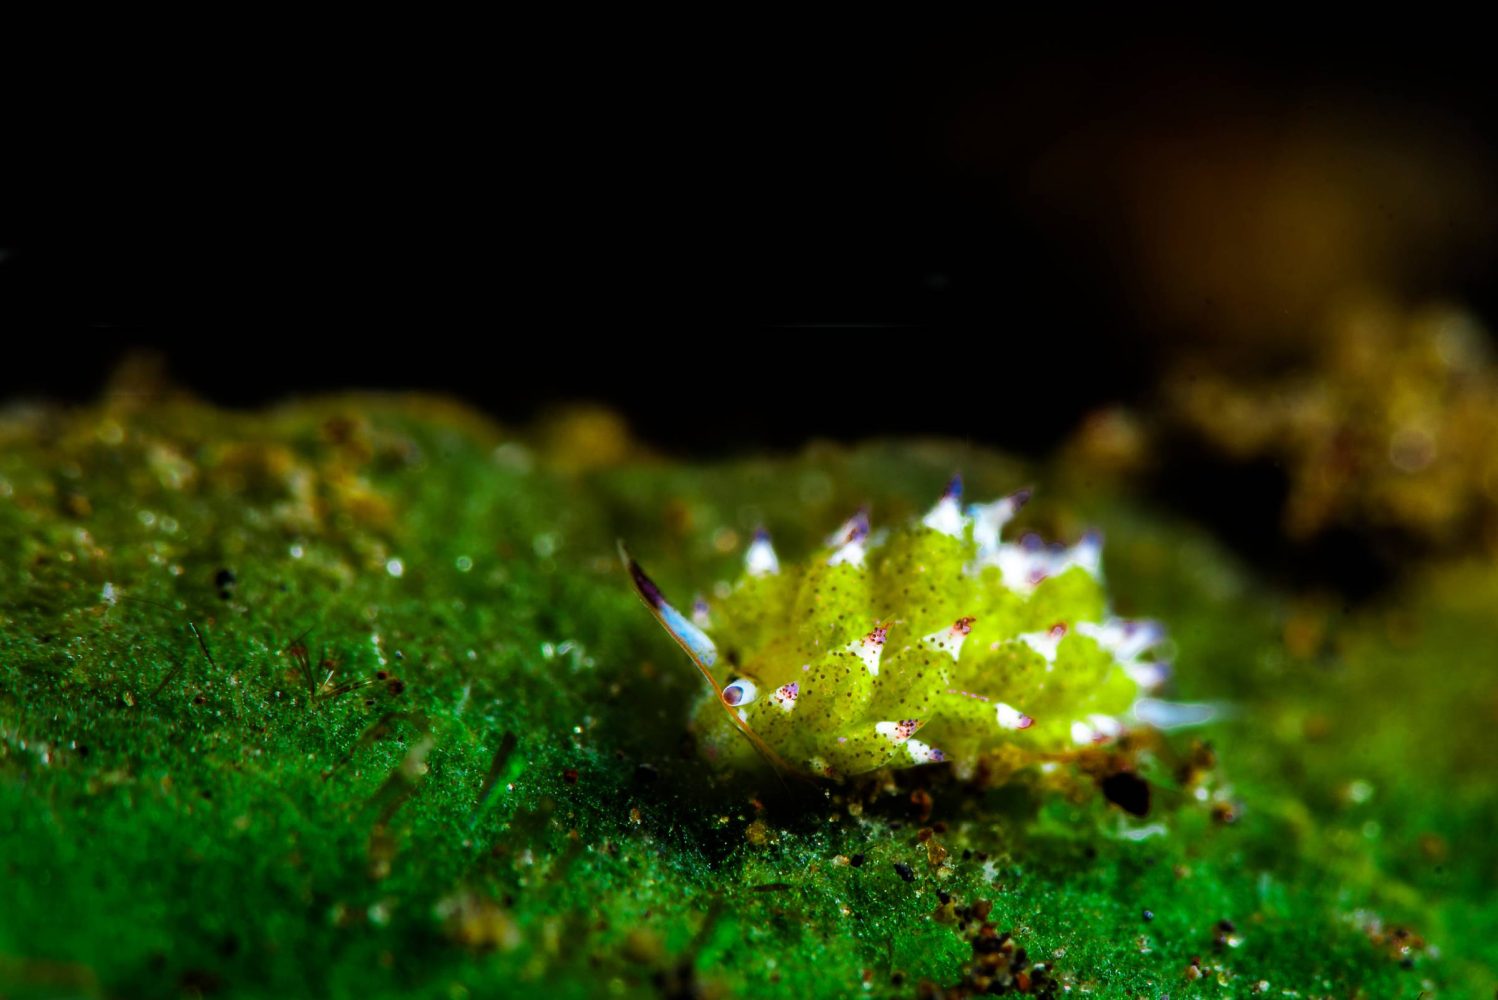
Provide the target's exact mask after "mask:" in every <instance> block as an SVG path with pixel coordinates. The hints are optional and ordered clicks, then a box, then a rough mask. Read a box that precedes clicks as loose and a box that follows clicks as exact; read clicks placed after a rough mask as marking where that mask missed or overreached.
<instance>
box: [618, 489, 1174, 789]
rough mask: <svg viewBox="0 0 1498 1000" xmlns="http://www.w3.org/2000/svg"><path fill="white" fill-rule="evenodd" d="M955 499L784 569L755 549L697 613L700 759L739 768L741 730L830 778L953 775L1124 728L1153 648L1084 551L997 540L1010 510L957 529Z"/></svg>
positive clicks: (836, 542) (981, 511) (692, 638)
mask: <svg viewBox="0 0 1498 1000" xmlns="http://www.w3.org/2000/svg"><path fill="white" fill-rule="evenodd" d="M957 491H958V485H957V483H956V481H954V483H953V486H952V487H951V488H950V489H949V491H948V494H947V495H945V496H943V498H942V499H941V501H940V502H939V503H938V505H937V507H936V508H935V509H934V510H933V511H932V512H931V513H930V514H928V515H927V517H926V518H925V519H924V520H921V521H916V522H912V523H909V524H905V525H900V526H897V527H895V528H892V529H890V530H889V531H888V532H886V533H882V534H876V535H869V533H868V525H867V522H866V521H865V520H864V519H863V517H862V515H860V516H859V517H856V518H854V519H852V520H851V521H849V522H848V524H847V525H845V526H844V528H843V529H842V530H841V531H839V532H838V533H837V534H836V535H835V536H834V537H833V538H832V539H830V540H829V541H828V543H827V544H826V545H824V546H823V547H822V548H820V549H818V550H817V551H815V552H813V553H811V554H810V555H809V556H808V557H807V558H806V559H805V560H804V561H802V562H799V563H796V564H793V565H786V566H784V567H782V566H781V565H780V563H779V560H778V558H777V557H776V556H775V555H774V553H773V550H772V549H771V548H770V547H769V546H770V543H769V540H768V538H767V537H764V536H761V537H759V538H757V539H756V540H755V542H754V543H753V545H752V546H751V549H750V552H749V555H748V558H747V559H746V565H745V569H744V573H743V576H742V577H741V579H740V580H739V581H738V583H737V584H736V585H734V586H733V587H732V588H731V589H730V590H729V592H728V593H727V595H726V596H725V597H723V598H720V599H719V600H718V601H717V602H716V603H715V604H713V605H712V606H711V607H710V608H709V607H706V606H702V605H699V607H698V608H697V611H696V615H695V617H696V619H697V622H698V623H699V624H700V625H701V626H703V627H704V631H705V633H706V635H707V637H710V639H711V643H710V644H709V645H706V646H702V649H704V650H706V652H705V654H704V655H702V656H700V657H699V658H700V659H704V660H708V661H712V662H711V670H712V673H713V676H714V678H715V680H716V681H717V682H718V684H717V686H718V687H719V688H720V689H721V692H722V693H721V694H720V695H717V696H713V697H709V698H708V699H707V700H705V701H704V702H703V704H702V705H701V706H700V707H699V710H698V712H697V714H696V723H697V727H698V730H699V738H700V740H701V742H702V744H703V746H704V749H705V751H706V753H707V754H708V755H709V756H710V757H712V758H714V759H718V760H725V761H730V762H734V763H741V762H746V761H748V760H751V759H752V758H753V748H752V744H751V743H750V741H749V740H746V739H745V738H744V737H743V735H741V734H740V733H739V732H738V730H739V729H740V728H742V726H741V725H740V723H742V724H746V725H747V726H748V727H749V728H750V729H751V730H752V731H753V733H754V734H756V735H757V736H759V737H760V738H761V739H763V741H764V742H765V744H767V745H768V747H769V748H770V749H771V751H773V753H774V754H775V755H778V756H779V757H781V758H783V759H784V761H785V762H787V763H789V764H790V765H791V766H793V767H797V768H804V769H806V770H808V771H810V772H812V773H814V774H821V775H826V776H833V777H836V776H843V775H850V774H858V773H862V772H866V771H870V770H874V769H876V768H880V767H887V766H895V767H904V766H913V765H918V764H925V763H932V762H937V761H942V760H950V761H953V762H954V763H955V764H956V765H957V766H958V768H959V770H966V769H970V768H971V767H972V766H973V765H974V764H975V763H976V761H977V760H978V759H979V758H980V757H981V756H982V755H983V754H985V753H988V752H991V751H994V750H996V749H998V748H1000V747H1004V748H1007V749H1008V751H1009V753H1010V754H1011V758H1015V757H1017V758H1018V759H1021V760H1037V759H1041V758H1045V759H1055V758H1056V757H1058V756H1064V755H1065V754H1068V753H1070V752H1073V751H1075V750H1076V749H1077V748H1078V746H1090V745H1093V744H1095V743H1102V742H1107V741H1110V740H1112V739H1113V738H1115V737H1117V736H1118V735H1120V734H1121V733H1122V732H1123V731H1124V729H1125V727H1126V721H1125V720H1126V719H1127V718H1128V717H1129V715H1130V713H1131V710H1132V708H1133V706H1134V704H1135V702H1136V700H1137V699H1138V698H1139V696H1140V693H1141V684H1140V682H1139V679H1137V678H1141V677H1142V676H1144V674H1148V675H1150V676H1158V674H1159V671H1158V670H1157V669H1155V668H1154V665H1143V664H1140V663H1137V662H1136V658H1137V655H1138V653H1139V652H1143V651H1147V650H1148V648H1149V646H1150V645H1152V644H1153V643H1154V641H1155V640H1156V639H1157V638H1158V633H1157V632H1156V631H1155V630H1154V629H1153V628H1151V627H1149V626H1147V625H1144V624H1142V623H1124V622H1117V621H1113V620H1110V619H1109V618H1108V616H1107V594H1106V591H1105V588H1104V586H1103V583H1102V581H1101V579H1100V573H1099V572H1098V566H1097V542H1096V540H1095V539H1091V538H1089V539H1087V540H1084V541H1083V542H1082V543H1080V544H1079V545H1078V546H1076V547H1075V548H1072V549H1059V548H1055V547H1051V548H1047V547H1044V546H1040V545H1038V544H1035V543H1034V542H1033V541H1027V542H1026V543H1025V544H1013V543H1007V542H1005V543H1001V542H1000V541H999V530H1000V528H1001V527H1002V526H1003V523H1004V522H1005V521H1007V520H1008V518H1009V517H1010V516H1012V514H1013V512H1014V511H1015V510H1016V509H1017V508H1018V506H1019V503H1020V502H1021V501H1022V499H1023V497H1022V496H1019V497H1017V498H1010V499H1006V500H1000V501H998V502H996V503H994V504H990V505H984V506H974V507H971V508H969V510H968V512H967V513H966V514H963V513H961V512H960V510H959V508H958V505H957ZM647 601H651V598H650V597H649V596H647ZM673 615H674V612H673V610H672V609H670V607H669V605H667V606H665V614H663V615H662V621H663V623H664V624H665V625H666V627H667V628H668V629H671V630H673V631H680V630H682V629H685V630H686V631H688V632H693V627H692V626H689V625H685V624H679V625H677V626H676V627H673V624H672V622H673V620H674V618H673ZM704 641H706V640H705V639H704V637H703V636H701V635H697V634H695V633H693V634H692V635H688V636H686V637H685V638H684V639H683V644H684V645H685V646H686V647H687V649H688V651H689V652H692V651H693V648H694V644H696V645H701V644H702V643H703V642H704ZM717 653H721V654H722V655H716V654H717ZM1141 672H1144V673H1143V674H1142V673H1141ZM720 701H721V702H722V703H723V705H726V706H727V707H728V708H729V709H730V710H731V711H732V712H734V713H736V714H737V715H738V720H739V722H735V720H734V719H733V717H732V716H731V715H730V714H728V713H725V712H724V711H723V710H722V706H720V705H719V704H718V702H720ZM917 734H918V736H917Z"/></svg>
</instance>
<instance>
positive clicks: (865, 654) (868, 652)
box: [847, 623, 889, 677]
mask: <svg viewBox="0 0 1498 1000" xmlns="http://www.w3.org/2000/svg"><path fill="white" fill-rule="evenodd" d="M888 638H889V626H888V625H885V624H882V623H881V624H879V625H875V626H874V631H872V632H870V633H869V634H868V635H866V636H864V637H863V638H862V639H859V640H857V641H856V642H850V643H848V645H847V650H848V652H850V653H852V654H853V655H854V656H856V657H858V658H859V659H860V660H862V661H863V665H864V667H866V668H867V669H868V671H869V674H870V676H873V677H878V676H879V658H880V656H882V655H883V654H884V643H885V640H886V639H888Z"/></svg>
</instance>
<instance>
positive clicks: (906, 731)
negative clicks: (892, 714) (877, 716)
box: [874, 719, 921, 746]
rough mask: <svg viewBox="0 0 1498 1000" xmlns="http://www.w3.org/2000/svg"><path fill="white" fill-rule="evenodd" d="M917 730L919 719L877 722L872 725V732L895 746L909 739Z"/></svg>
mask: <svg viewBox="0 0 1498 1000" xmlns="http://www.w3.org/2000/svg"><path fill="white" fill-rule="evenodd" d="M919 728H921V723H920V720H919V719H902V720H900V721H899V722H878V723H875V724H874V732H876V733H878V734H879V735H880V736H883V737H884V738H885V739H887V740H889V741H890V742H891V743H893V744H895V745H896V746H899V745H900V744H902V743H904V742H905V741H906V740H908V739H910V737H911V736H912V735H914V734H915V731H916V730H917V729H919Z"/></svg>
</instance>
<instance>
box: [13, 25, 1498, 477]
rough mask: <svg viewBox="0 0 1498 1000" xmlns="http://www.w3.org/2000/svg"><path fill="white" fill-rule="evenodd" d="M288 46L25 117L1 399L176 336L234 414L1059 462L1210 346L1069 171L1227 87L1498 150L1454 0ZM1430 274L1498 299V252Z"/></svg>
mask: <svg viewBox="0 0 1498 1000" xmlns="http://www.w3.org/2000/svg"><path fill="white" fill-rule="evenodd" d="M284 27H285V26H260V27H258V28H256V29H255V30H254V31H241V30H238V29H237V28H235V29H229V28H225V27H223V26H213V27H208V26H202V27H201V29H200V30H196V31H194V30H192V29H191V27H190V26H189V29H188V33H187V35H186V36H185V37H184V38H183V41H182V42H181V44H172V45H170V46H169V50H170V51H169V53H168V56H167V57H165V58H163V57H161V56H157V55H155V54H154V53H153V54H151V55H146V54H144V52H143V51H137V50H136V49H135V48H134V47H133V44H125V43H123V42H122V43H121V44H119V45H118V46H116V47H115V49H114V51H110V52H108V53H107V57H105V58H102V59H101V58H100V57H99V56H98V55H96V54H95V53H93V52H92V51H91V52H89V53H87V54H85V53H82V52H78V53H73V54H71V55H69V56H67V57H65V58H62V59H60V60H50V61H48V62H47V65H46V66H45V67H44V68H42V69H39V70H37V71H36V72H35V73H33V74H32V75H31V76H30V77H28V78H27V80H26V81H25V82H26V87H25V89H24V90H23V91H21V92H19V93H16V94H13V96H12V97H11V98H9V99H8V100H9V101H10V102H11V103H12V104H13V110H15V111H16V112H17V114H18V115H20V117H22V118H24V119H25V120H26V123H27V128H28V134H34V135H35V136H36V138H35V139H34V140H30V141H26V142H20V141H18V142H16V143H15V144H14V148H13V151H12V156H11V157H10V162H8V163H7V164H6V165H5V169H6V171H7V176H8V181H7V184H6V187H7V189H8V196H7V200H8V201H9V202H10V211H8V212H7V213H6V219H7V221H6V222H5V227H6V228H5V232H3V233H0V245H3V246H4V247H5V248H6V250H5V252H4V259H3V261H0V320H3V323H4V328H3V329H4V338H5V350H6V352H7V354H8V355H9V360H7V361H6V362H5V363H4V365H3V375H0V397H15V396H38V395H39V396H43V397H52V398H62V399H65V400H86V399H89V398H91V397H93V396H94V395H95V394H96V393H97V392H98V391H99V389H100V387H101V385H102V384H103V382H104V379H105V378H106V376H107V374H108V372H109V371H110V370H111V369H112V368H113V367H114V366H115V365H116V364H117V363H118V361H119V359H120V358H121V357H122V356H123V355H124V353H125V352H126V351H128V350H130V349H131V348H134V347H141V346H144V347H149V348H154V349H158V350H160V351H162V352H163V353H164V354H165V355H166V357H167V360H168V363H169V365H170V368H171V370H172V372H173V373H174V375H175V376H176V377H177V378H178V379H179V380H180V381H181V382H182V383H184V384H185V385H187V386H189V387H191V388H192V389H194V390H196V391H198V392H200V393H202V394H203V395H205V396H207V397H209V398H211V399H214V400H217V401H220V402H223V403H226V404H231V405H256V404H260V403H263V402H267V401H272V400H275V399H277V398H280V397H283V396H286V395H288V394H292V393H297V392H302V391H306V390H317V389H324V388H336V387H343V386H358V387H390V388H398V387H416V388H427V389H437V390H444V391H450V392H453V393H457V394H459V395H461V396H463V397H465V398H467V399H469V400H470V401H472V402H473V403H475V404H476V405H478V406H480V407H482V408H484V409H486V410H488V411H490V412H492V413H493V414H495V415H496V416H498V417H500V418H503V419H506V420H523V419H526V418H528V417H530V416H532V415H534V414H535V413H536V412H537V411H539V410H542V409H544V408H545V407H547V406H549V405H551V404H554V403H557V402H560V401H566V400H574V399H596V400H600V401H603V402H606V403H608V404H610V405H612V406H614V407H616V408H618V409H619V410H620V411H621V412H623V413H624V415H625V416H626V417H627V418H628V419H629V421H630V422H631V424H633V425H634V427H635V428H636V430H637V431H638V432H639V433H641V434H642V436H644V437H645V438H647V439H648V440H650V441H652V442H653V443H655V444H657V445H660V446H662V447H665V448H667V449H668V450H675V451H679V452H686V453H699V454H702V453H706V454H712V453H719V452H724V451H728V450H735V449H742V448H745V447H794V446H796V445H798V444H800V443H802V442H804V441H806V440H807V439H809V438H813V437H818V436H832V437H837V438H847V439H854V438H860V437H866V436H871V435H876V434H886V433H940V434H945V435H950V436H956V437H960V438H967V439H971V440H974V441H978V442H983V443H992V444H996V445H999V446H1003V447H1007V448H1014V449H1019V450H1021V451H1025V452H1029V453H1032V454H1039V453H1043V452H1044V451H1045V450H1046V449H1048V448H1050V447H1052V446H1053V445H1054V444H1055V443H1056V441H1057V440H1059V439H1060V437H1062V436H1063V435H1064V434H1065V433H1067V432H1068V431H1069V430H1071V429H1072V428H1073V427H1074V426H1075V425H1076V423H1077V421H1078V419H1079V418H1080V417H1081V416H1082V415H1083V414H1084V413H1086V412H1087V411H1088V410H1090V409H1092V408H1094V407H1096V406H1098V405H1100V404H1105V403H1109V402H1114V401H1134V402H1137V401H1141V400H1143V399H1145V398H1147V396H1148V393H1149V392H1150V389H1151V387H1152V385H1153V384H1154V379H1155V377H1156V373H1157V372H1158V371H1159V369H1160V366H1161V365H1162V364H1163V363H1164V362H1165V361H1166V360H1168V358H1166V357H1163V356H1162V355H1163V354H1164V353H1166V352H1168V351H1170V350H1173V349H1175V346H1178V345H1179V344H1180V343H1181V342H1182V341H1181V338H1176V339H1174V340H1167V341H1162V340H1160V339H1159V338H1158V337H1155V336H1154V335H1153V333H1154V331H1153V330H1152V329H1151V325H1152V324H1153V322H1154V320H1153V319H1152V318H1151V317H1150V316H1148V315H1141V314H1140V313H1139V311H1138V310H1137V309H1135V308H1134V305H1133V302H1132V300H1131V298H1130V295H1129V293H1128V289H1126V288H1123V287H1121V286H1120V282H1119V279H1118V277H1117V274H1118V273H1119V267H1118V264H1119V263H1120V262H1119V261H1117V260H1113V259H1110V258H1109V255H1108V254H1109V252H1108V250H1107V249H1106V247H1107V244H1106V243H1105V242H1103V241H1101V240H1099V239H1095V238H1094V235H1095V231H1098V230H1101V229H1103V228H1105V227H1106V226H1107V225H1109V222H1108V220H1107V219H1105V218H1099V219H1097V220H1094V219H1092V218H1090V217H1089V216H1087V215H1086V214H1085V212H1082V213H1081V214H1074V215H1073V216H1071V217H1065V216H1066V213H1065V212H1064V211H1059V210H1056V209H1054V208H1052V209H1047V210H1046V211H1047V212H1049V214H1046V212H1037V211H1036V210H1034V208H1033V206H1031V205H1030V204H1028V203H1027V201H1028V200H1027V197H1026V189H1027V183H1028V181H1027V179H1026V177H1025V175H1024V173H1023V171H1024V169H1025V167H1024V165H1025V164H1026V163H1029V162H1032V160H1033V157H1032V155H1031V154H1033V153H1034V152H1035V151H1037V150H1040V149H1043V148H1045V147H1046V146H1047V144H1050V143H1054V142H1056V141H1058V140H1059V139H1061V138H1064V137H1065V136H1067V135H1068V134H1069V133H1071V132H1074V131H1076V130H1078V129H1081V128H1085V127H1087V126H1089V125H1091V124H1095V123H1097V122H1100V121H1107V120H1109V119H1110V118H1120V117H1126V116H1128V115H1129V114H1131V113H1133V112H1134V111H1135V110H1136V109H1138V108H1140V107H1152V108H1160V107H1166V108H1168V107H1170V106H1172V105H1173V104H1175V103H1179V102H1186V101H1197V102H1201V101H1203V100H1205V101H1207V102H1208V105H1209V106H1210V102H1211V101H1212V100H1214V99H1215V98H1214V97H1213V95H1223V94H1228V95H1231V94H1243V93H1246V94H1250V95H1252V97H1253V99H1254V100H1255V101H1257V102H1259V103H1260V104H1261V105H1262V106H1265V107H1269V108H1275V107H1283V108H1286V109H1293V108H1294V107H1295V105H1296V104H1297V102H1300V101H1303V100H1306V99H1307V95H1309V94H1315V93H1320V92H1324V91H1325V90H1326V89H1327V88H1335V89H1337V90H1338V91H1339V92H1344V93H1352V94H1354V95H1359V96H1360V97H1361V98H1363V99H1366V100H1367V101H1368V102H1370V103H1372V104H1374V105H1377V104H1379V103H1381V102H1382V103H1395V104H1398V105H1399V106H1401V107H1403V108H1405V109H1407V110H1408V109H1414V112H1415V113H1416V114H1420V113H1421V112H1422V110H1423V109H1429V110H1430V111H1432V112H1439V113H1440V114H1442V115H1445V116H1449V117H1451V118H1453V119H1454V120H1456V121H1457V122H1459V123H1460V125H1461V126H1462V127H1463V128H1464V129H1466V130H1467V131H1468V132H1469V133H1470V136H1475V137H1476V140H1475V141H1476V142H1477V144H1478V145H1479V146H1480V147H1481V148H1483V149H1487V150H1491V145H1492V137H1493V135H1494V134H1495V132H1494V126H1495V124H1498V105H1495V97H1494V92H1493V89H1492V87H1491V80H1490V73H1489V70H1488V64H1489V62H1490V60H1489V58H1488V55H1487V45H1488V42H1487V41H1486V36H1485V35H1484V33H1482V32H1480V31H1477V30H1476V29H1475V27H1474V26H1473V25H1470V24H1464V23H1461V22H1459V21H1454V20H1445V19H1443V17H1442V16H1441V15H1439V14H1432V13H1429V12H1427V13H1424V14H1422V15H1421V17H1420V19H1419V20H1408V19H1406V20H1398V21H1391V22H1389V23H1384V24H1373V23H1369V22H1368V21H1367V18H1366V16H1365V15H1358V16H1357V17H1356V18H1352V17H1348V18H1337V19H1335V20H1332V19H1328V20H1327V21H1326V22H1325V23H1312V22H1311V21H1310V20H1309V19H1308V16H1307V15H1305V14H1298V15H1293V16H1292V15H1287V14H1275V13H1273V12H1264V13H1263V14H1262V16H1261V19H1260V20H1259V21H1258V22H1256V23H1253V24H1232V25H1229V24H1196V23H1191V22H1188V21H1186V20H1183V19H1182V20H1177V19H1172V18H1168V17H1164V16H1162V17H1161V18H1160V20H1159V21H1158V23H1152V24H1144V23H1140V22H1137V21H1136V20H1133V19H1118V18H1116V17H1115V18H1114V19H1112V20H1100V19H1099V17H1098V16H1096V15H1093V14H1089V13H1087V12H1086V11H1085V10H1078V11H1076V12H1072V13H1068V14H1067V15H1066V16H1065V17H1063V18H1056V19H1052V20H1050V21H1045V22H1042V21H1041V20H1038V19H1033V18H1032V19H1029V20H1026V19H1022V18H1019V17H1009V16H1006V17H1002V18H992V19H989V20H987V21H982V22H961V23H959V22H956V21H951V22H947V21H940V20H936V19H926V20H922V21H920V22H913V21H911V20H909V19H908V18H904V19H889V20H884V21H878V22H875V21H872V20H871V19H869V18H868V17H867V16H866V15H859V16H853V15H849V17H848V18H847V19H846V20H840V19H833V18H831V17H828V18H826V19H825V20H824V21H822V22H821V23H817V24H815V25H813V24H810V23H808V22H807V21H806V19H805V18H804V16H788V17H783V18H779V19H777V18H774V17H770V16H768V15H764V14H754V15H749V14H745V15H744V16H743V18H742V19H741V20H739V21H731V20H729V19H727V18H725V19H724V20H723V21H722V22H720V23H697V22H693V21H689V20H678V19H676V18H674V17H672V18H667V17H662V18H661V19H660V20H659V22H658V23H641V22H637V21H628V20H627V21H622V22H614V23H602V22H595V21H592V20H590V18H589V16H587V15H584V14H581V13H579V14H578V15H577V18H576V22H575V23H566V24H548V25H544V26H540V25H534V24H527V25H520V24H513V23H509V24H507V23H503V22H500V21H496V22H494V23H483V24H469V25H463V24H456V23H455V24H451V25H444V24H423V25H421V26H419V27H417V26H408V25H405V24H402V23H400V22H391V23H386V24H381V25H368V24H363V23H349V24H339V25H331V26H330V25H322V26H317V27H315V28H314V27H311V26H295V27H296V30H283V28H284ZM175 30H177V31H183V30H184V29H183V28H182V26H180V25H178V26H176V28H175ZM247 35H248V37H249V38H251V39H257V40H254V41H247V40H246V36H247ZM107 48H108V47H107V46H106V49H107ZM1202 95H1206V96H1205V97H1203V96H1202ZM973 100H984V101H990V102H993V103H994V104H995V105H997V106H1001V107H1005V108H1009V109H1019V110H1020V111H1021V112H1022V114H1021V115H1020V117H1019V120H1020V121H1022V122H1023V126H1024V127H1023V128H1022V129H1020V130H1018V131H1016V133H1015V136H1014V139H1013V144H1012V146H1011V147H1008V148H1007V149H1006V150H1005V151H1004V152H1003V155H998V156H992V157H985V156H982V155H979V156H977V157H973V156H970V155H966V153H965V152H964V151H963V150H960V149H954V148H953V145H952V142H951V137H950V131H949V129H948V125H949V124H950V122H951V120H952V118H953V116H954V114H960V113H961V111H962V109H963V108H964V107H967V106H969V105H970V104H971V102H972V101H973ZM32 126H34V131H33V130H32ZM969 152H970V151H969ZM974 163H977V164H978V166H976V167H975V166H974ZM1079 211H1080V210H1079ZM1409 291H1410V292H1412V293H1413V294H1417V295H1423V294H1440V295H1446V296H1450V297H1453V298H1455V299H1456V300H1458V301H1461V302H1464V303H1466V304H1468V305H1469V306H1471V307H1472V308H1474V309H1475V311H1476V312H1477V313H1478V315H1479V316H1481V317H1486V318H1489V319H1490V318H1491V317H1492V315H1493V314H1494V310H1495V307H1498V293H1495V283H1494V282H1493V280H1492V274H1491V268H1490V267H1489V265H1488V262H1487V261H1485V260H1479V261H1474V262H1471V263H1470V264H1468V265H1458V266H1443V267H1442V268H1437V269H1435V270H1433V271H1427V272H1425V273H1422V274H1421V275H1420V276H1419V278H1418V287H1415V288H1412V289H1409ZM1187 334H1188V336H1187V338H1186V339H1187V340H1189V334H1190V331H1187ZM1173 345H1175V346H1173Z"/></svg>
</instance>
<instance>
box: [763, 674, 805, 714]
mask: <svg viewBox="0 0 1498 1000" xmlns="http://www.w3.org/2000/svg"><path fill="white" fill-rule="evenodd" d="M799 697H801V685H799V684H797V683H795V682H794V681H793V682H791V683H790V684H782V685H781V686H780V687H778V688H776V689H775V692H774V693H773V694H771V695H770V700H771V701H773V702H774V703H775V704H776V706H777V707H779V709H780V710H781V711H782V712H789V711H790V710H791V709H793V708H795V707H796V699H797V698H799Z"/></svg>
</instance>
